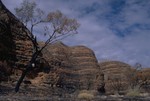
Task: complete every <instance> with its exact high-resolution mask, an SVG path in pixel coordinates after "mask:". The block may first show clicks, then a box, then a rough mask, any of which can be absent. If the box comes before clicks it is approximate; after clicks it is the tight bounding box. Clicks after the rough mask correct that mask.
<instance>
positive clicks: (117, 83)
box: [99, 61, 131, 93]
mask: <svg viewBox="0 0 150 101" xmlns="http://www.w3.org/2000/svg"><path fill="white" fill-rule="evenodd" d="M99 66H100V68H101V70H102V71H103V73H104V82H105V89H106V92H107V93H115V92H119V91H124V90H127V88H128V80H129V79H128V73H129V72H130V70H131V66H130V65H128V64H126V63H123V62H119V61H106V62H102V63H99Z"/></svg>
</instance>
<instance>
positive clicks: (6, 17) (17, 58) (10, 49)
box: [0, 1, 33, 68]
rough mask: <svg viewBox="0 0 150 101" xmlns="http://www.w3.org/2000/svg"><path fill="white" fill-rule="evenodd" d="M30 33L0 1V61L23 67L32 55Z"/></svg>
mask: <svg viewBox="0 0 150 101" xmlns="http://www.w3.org/2000/svg"><path fill="white" fill-rule="evenodd" d="M30 35H31V33H30V32H29V30H28V29H27V28H26V27H25V26H24V25H23V23H21V22H20V21H19V20H18V19H17V18H16V17H15V16H14V15H13V14H12V13H11V12H10V11H9V10H8V9H7V8H6V7H5V6H4V5H3V4H2V2H1V1H0V54H1V55H0V61H4V60H5V61H7V63H8V64H10V65H11V66H13V67H19V68H22V67H25V66H26V65H27V63H28V61H29V60H30V58H31V55H32V48H33V45H32V42H31V41H30V39H29V37H28V36H30Z"/></svg>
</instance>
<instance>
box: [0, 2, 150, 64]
mask: <svg viewBox="0 0 150 101" xmlns="http://www.w3.org/2000/svg"><path fill="white" fill-rule="evenodd" d="M2 1H3V3H4V4H5V6H6V7H7V8H8V9H9V10H10V11H11V12H12V13H14V8H15V7H17V6H19V5H20V3H21V2H22V0H2ZM30 1H32V0H30ZM34 1H35V2H36V3H37V5H38V7H39V8H41V9H42V10H44V11H45V12H46V13H48V12H50V11H55V10H60V11H62V12H63V13H64V14H65V15H67V16H69V17H72V18H75V19H77V20H78V21H79V23H80V24H81V26H80V28H79V29H78V32H79V33H78V34H77V35H74V36H72V37H69V38H67V39H65V40H63V42H64V43H65V44H66V45H69V46H75V45H84V46H87V47H89V48H91V49H92V50H93V51H94V52H95V55H96V57H97V59H98V60H99V61H101V60H117V61H122V62H125V63H128V64H131V65H134V64H135V63H137V62H138V63H141V64H142V66H144V67H150V0H34ZM14 14H15V13H14ZM37 36H39V35H37Z"/></svg>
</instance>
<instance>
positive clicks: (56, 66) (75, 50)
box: [40, 42, 103, 90]
mask: <svg viewBox="0 0 150 101" xmlns="http://www.w3.org/2000/svg"><path fill="white" fill-rule="evenodd" d="M41 45H42V44H41ZM42 53H43V58H44V59H45V60H47V62H48V63H49V65H50V69H51V70H50V72H49V73H48V74H47V75H45V77H48V76H49V77H50V76H51V78H49V79H51V80H50V81H49V84H50V85H51V86H54V85H55V86H59V87H62V86H64V87H65V88H67V89H80V90H82V89H87V90H90V89H97V87H99V86H101V83H102V81H103V78H102V77H101V74H102V72H101V71H100V69H99V65H98V62H97V59H96V57H95V55H94V52H93V51H92V50H91V49H89V48H87V47H85V46H74V47H69V46H66V45H64V44H63V43H61V42H57V43H56V44H52V45H49V46H48V47H46V48H45V49H44V50H43V52H42ZM52 75H53V76H52ZM54 75H55V76H54ZM55 77H56V78H55ZM40 81H42V80H40ZM47 81H48V79H47ZM43 82H45V81H43Z"/></svg>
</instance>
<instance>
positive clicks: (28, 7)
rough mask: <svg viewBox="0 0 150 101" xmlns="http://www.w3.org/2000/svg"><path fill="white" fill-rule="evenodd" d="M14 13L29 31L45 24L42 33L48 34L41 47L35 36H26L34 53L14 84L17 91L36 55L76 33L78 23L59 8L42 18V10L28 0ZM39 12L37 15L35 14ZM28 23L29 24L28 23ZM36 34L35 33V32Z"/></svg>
mask: <svg viewBox="0 0 150 101" xmlns="http://www.w3.org/2000/svg"><path fill="white" fill-rule="evenodd" d="M15 11H16V15H17V16H18V18H19V19H20V21H23V23H24V24H25V26H29V27H30V31H31V33H33V32H34V30H33V28H34V27H35V26H36V25H38V24H41V23H42V24H43V23H44V24H45V25H46V26H45V27H44V28H45V32H44V33H43V34H44V35H45V36H48V39H47V40H46V41H45V43H44V45H43V46H42V47H39V46H38V44H37V42H36V37H34V36H33V35H32V36H28V37H29V38H30V39H31V41H32V42H33V44H34V49H35V51H34V53H33V55H32V58H31V60H30V62H29V63H28V65H27V68H26V69H25V70H24V71H23V73H22V75H21V77H20V79H19V80H18V82H17V84H16V88H15V91H16V92H18V90H19V87H20V84H21V83H22V81H23V79H24V77H25V75H26V74H27V73H28V72H29V71H30V70H31V69H32V68H33V66H34V64H35V63H36V59H37V57H38V56H39V55H40V54H41V52H42V50H43V49H44V48H45V47H46V46H47V45H48V44H49V43H54V42H56V41H58V40H61V39H64V38H66V37H67V36H70V35H72V34H76V33H77V28H78V27H79V25H80V24H79V23H78V22H77V20H76V19H70V18H68V17H67V16H65V15H64V14H63V13H61V12H60V11H59V10H57V11H55V12H50V13H49V14H48V15H47V17H46V18H44V17H43V16H42V15H43V13H44V12H43V11H42V10H41V9H39V8H37V7H36V3H35V2H29V1H28V0H24V1H23V3H22V4H21V7H19V8H15ZM37 14H39V15H37ZM29 24H30V25H29ZM35 35H36V34H35Z"/></svg>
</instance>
